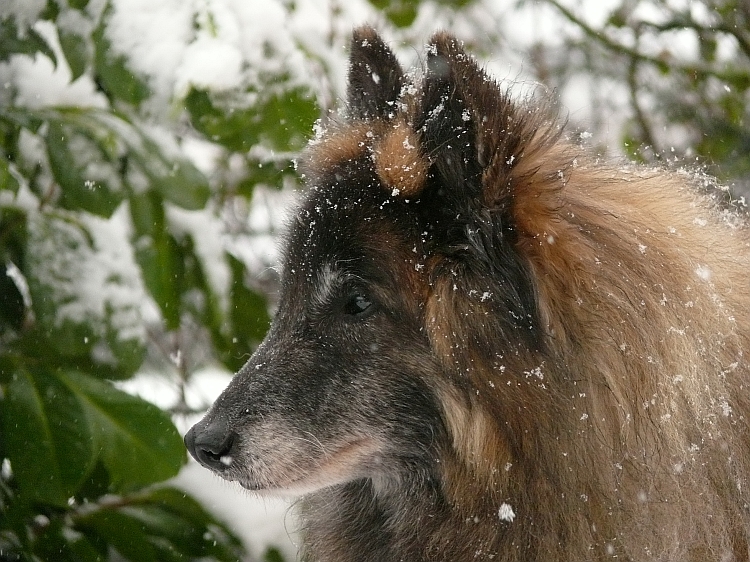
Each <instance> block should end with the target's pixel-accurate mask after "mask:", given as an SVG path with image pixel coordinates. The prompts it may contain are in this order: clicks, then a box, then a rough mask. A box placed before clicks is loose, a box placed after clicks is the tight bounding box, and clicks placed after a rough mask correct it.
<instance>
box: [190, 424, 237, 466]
mask: <svg viewBox="0 0 750 562" xmlns="http://www.w3.org/2000/svg"><path fill="white" fill-rule="evenodd" d="M200 426H201V423H197V424H196V425H194V426H193V427H192V428H190V431H188V432H187V434H185V447H187V450H188V451H189V452H190V454H191V455H193V458H194V459H195V460H197V461H198V462H199V463H201V464H202V465H203V466H205V467H206V468H210V469H211V470H216V471H222V470H226V469H227V468H229V467H230V466H231V465H232V461H233V457H232V451H233V447H234V445H235V443H236V440H237V434H236V433H234V432H233V431H229V429H228V428H227V424H226V423H222V422H213V423H211V424H209V425H207V426H205V427H200Z"/></svg>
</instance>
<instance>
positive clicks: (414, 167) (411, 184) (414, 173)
mask: <svg viewBox="0 0 750 562" xmlns="http://www.w3.org/2000/svg"><path fill="white" fill-rule="evenodd" d="M419 145H420V141H419V137H418V136H417V134H416V132H415V131H414V130H413V129H412V128H411V127H410V126H408V125H407V124H406V123H405V122H400V123H397V124H396V125H395V126H394V127H393V128H392V129H391V130H390V131H389V132H388V133H386V134H385V136H384V137H383V139H382V140H381V141H380V142H379V143H378V144H377V146H376V148H375V150H374V152H373V158H374V160H375V166H376V168H375V169H376V171H377V174H378V177H379V178H380V180H381V181H382V182H383V184H384V185H385V187H387V188H390V189H391V190H392V192H393V193H394V194H395V195H400V196H401V197H415V196H416V195H417V194H418V193H419V192H420V191H421V189H422V188H423V187H424V182H425V181H426V179H427V168H428V163H427V160H426V158H424V157H423V156H422V155H421V154H420V150H419Z"/></svg>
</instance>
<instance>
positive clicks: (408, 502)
mask: <svg viewBox="0 0 750 562" xmlns="http://www.w3.org/2000/svg"><path fill="white" fill-rule="evenodd" d="M347 98H348V99H347V103H348V106H347V111H346V114H345V115H344V116H342V117H339V118H332V119H331V123H329V124H328V125H327V127H326V130H325V131H324V132H323V133H322V134H320V135H319V136H318V137H317V138H316V139H314V140H313V141H311V143H310V146H309V148H308V149H307V150H306V153H305V155H304V157H303V158H302V160H301V162H300V170H301V172H302V175H303V177H304V178H305V181H306V184H307V186H308V189H307V190H306V193H305V194H304V196H303V198H302V201H301V202H300V204H299V208H298V210H297V211H296V214H295V216H294V218H293V220H292V221H291V224H290V225H289V232H288V235H287V237H286V239H285V246H284V247H285V252H284V258H283V270H282V277H281V289H280V304H279V307H278V311H277V313H276V315H275V318H274V320H273V322H272V324H271V327H270V330H269V332H268V334H267V336H266V338H265V339H264V341H263V342H262V343H261V345H260V346H259V347H258V349H257V351H256V352H255V353H254V355H253V356H252V357H251V358H250V360H249V361H248V362H247V364H246V365H245V366H244V367H243V368H242V369H241V370H240V371H239V373H237V375H236V376H235V377H234V379H233V380H232V381H231V383H230V384H229V386H228V387H227V389H226V390H225V391H224V392H223V393H222V394H221V395H220V396H219V398H218V399H217V400H216V402H215V403H214V405H213V406H212V407H211V409H210V410H209V412H208V413H207V414H206V415H205V417H204V418H203V419H202V420H201V421H200V422H199V423H197V424H196V425H195V426H194V427H193V428H192V429H191V430H190V431H189V433H188V434H187V435H186V437H185V442H186V445H187V447H188V449H189V451H190V453H191V454H192V456H193V457H195V459H197V460H198V462H200V463H201V464H203V465H205V466H206V467H207V468H209V469H210V470H212V471H213V472H215V473H216V474H218V475H219V476H221V477H222V478H225V479H227V480H230V481H235V482H238V483H239V484H240V485H241V486H243V487H244V488H246V489H248V490H252V491H254V492H259V493H261V494H277V495H292V496H295V497H297V496H299V497H301V500H300V502H299V508H300V512H301V521H302V527H303V528H302V532H303V537H304V539H303V542H304V545H303V547H302V553H301V557H302V559H303V560H308V561H320V562H322V561H336V562H348V561H358V562H367V561H371V562H383V561H394V562H395V561H408V562H419V561H428V560H433V561H459V562H460V561H469V560H471V561H476V560H493V561H496V562H497V561H526V562H528V561H545V562H549V561H574V562H584V561H595V560H596V561H599V560H610V559H619V560H630V561H657V560H658V561H693V562H698V561H700V562H704V561H708V560H716V561H730V560H731V561H742V560H745V561H746V560H748V559H749V558H750V553H749V549H748V544H749V542H748V541H749V538H750V478H749V475H750V427H748V421H749V420H748V415H750V403H749V401H750V389H749V388H747V385H748V384H750V377H749V376H748V357H747V356H746V355H745V354H746V353H747V352H748V351H750V341H749V340H748V335H749V334H750V330H749V329H748V328H749V326H748V324H749V323H750V297H748V293H749V291H748V289H750V283H749V281H748V278H749V277H748V276H749V274H750V248H749V242H750V237H749V236H748V228H747V225H746V222H747V221H746V218H745V213H743V212H742V210H741V209H738V208H737V207H738V206H737V205H733V204H732V203H731V202H728V201H727V200H726V197H725V193H724V192H723V191H722V190H720V189H712V188H711V186H708V187H706V185H704V184H709V183H711V182H710V180H707V179H706V178H704V177H703V176H700V175H699V174H693V173H687V172H681V171H679V170H664V169H652V168H643V167H636V166H633V165H623V164H621V163H609V162H605V161H602V160H601V159H597V158H596V157H594V156H591V155H587V153H586V150H585V149H584V148H582V147H581V146H580V145H579V144H577V143H575V142H573V141H571V140H569V139H568V138H566V136H565V132H564V123H563V120H561V119H559V118H558V116H557V111H556V110H555V109H554V104H550V103H548V102H545V101H544V100H542V99H539V97H538V96H537V97H536V98H535V97H534V96H529V97H527V98H523V99H519V98H518V96H514V95H512V94H511V93H510V91H509V88H508V87H504V86H503V85H501V84H499V83H497V82H496V81H494V80H493V79H491V78H490V77H489V76H488V75H487V74H486V73H485V72H484V71H483V70H482V69H481V68H480V67H479V66H478V64H477V63H476V61H475V60H474V59H473V58H472V57H470V56H469V55H468V54H466V52H465V51H464V50H463V47H462V45H461V44H460V43H459V42H458V41H457V40H456V39H455V38H454V37H452V36H451V35H450V34H447V33H444V32H441V33H437V34H435V35H434V36H433V37H432V39H431V40H430V42H429V43H428V46H427V49H426V56H425V63H424V69H423V70H422V72H421V73H420V74H418V75H411V74H410V75H407V74H406V73H405V72H404V70H403V69H402V68H401V66H400V65H399V62H398V61H397V59H396V57H395V55H394V54H393V52H392V51H391V50H390V49H389V47H388V46H387V45H386V44H385V43H384V41H383V40H382V39H381V37H380V36H379V35H378V34H377V32H376V31H374V30H373V29H372V28H371V27H361V28H358V29H356V30H355V31H354V33H353V39H352V42H351V55H350V67H349V76H348V90H347ZM746 350H747V351H746Z"/></svg>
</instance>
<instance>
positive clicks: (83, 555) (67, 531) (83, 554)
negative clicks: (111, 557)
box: [34, 518, 107, 562]
mask: <svg viewBox="0 0 750 562" xmlns="http://www.w3.org/2000/svg"><path fill="white" fill-rule="evenodd" d="M37 532H39V531H37ZM34 554H36V555H37V556H38V557H39V559H41V560H54V561H55V562H104V561H105V560H107V558H106V556H105V555H104V554H102V553H101V552H99V551H98V550H97V549H96V548H94V546H93V544H92V543H91V542H89V540H88V539H87V537H86V536H85V535H84V534H83V533H80V532H79V531H77V530H75V529H73V528H71V527H70V524H69V522H68V521H65V520H64V519H63V518H55V519H53V520H52V521H51V522H50V525H48V526H47V527H46V528H45V529H44V530H43V532H42V533H41V535H40V536H39V538H38V539H37V540H36V544H34Z"/></svg>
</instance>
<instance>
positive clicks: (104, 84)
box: [92, 11, 151, 107]
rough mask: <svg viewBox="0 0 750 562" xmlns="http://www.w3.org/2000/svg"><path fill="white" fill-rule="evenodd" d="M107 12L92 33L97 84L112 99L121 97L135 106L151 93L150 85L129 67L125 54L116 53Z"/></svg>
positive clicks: (120, 98)
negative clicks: (108, 31) (111, 40)
mask: <svg viewBox="0 0 750 562" xmlns="http://www.w3.org/2000/svg"><path fill="white" fill-rule="evenodd" d="M107 19H108V18H107V14H106V11H105V15H104V16H103V17H102V21H101V23H100V25H99V27H97V28H96V30H95V31H94V33H93V34H92V39H93V40H94V73H95V79H96V82H97V84H98V85H99V86H100V87H101V88H102V90H104V93H105V94H106V95H107V97H109V98H110V99H119V100H122V101H124V102H126V103H129V104H132V105H134V106H136V107H137V106H138V105H140V103H141V102H142V101H143V100H145V99H146V98H148V96H149V95H150V94H151V91H150V90H149V88H148V86H147V85H146V84H145V83H144V82H143V81H141V80H140V79H139V77H138V76H136V74H135V73H134V72H133V71H132V70H131V69H129V68H128V61H127V58H126V57H125V56H124V55H118V54H115V53H116V50H115V49H114V48H113V46H112V44H111V43H110V41H109V39H108V38H107V36H106V31H105V30H106V22H107Z"/></svg>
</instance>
